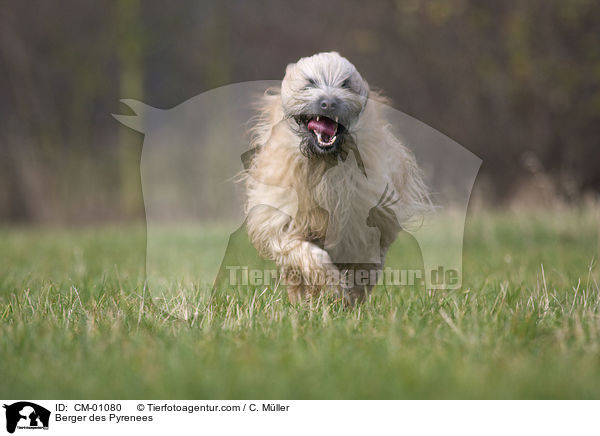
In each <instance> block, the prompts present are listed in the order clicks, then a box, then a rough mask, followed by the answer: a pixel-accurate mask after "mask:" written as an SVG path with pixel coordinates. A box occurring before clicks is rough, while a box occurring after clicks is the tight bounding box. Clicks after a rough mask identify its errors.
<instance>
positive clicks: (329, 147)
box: [295, 115, 345, 152]
mask: <svg viewBox="0 0 600 436" xmlns="http://www.w3.org/2000/svg"><path fill="white" fill-rule="evenodd" d="M295 119H296V122H297V123H298V124H299V125H303V126H304V127H305V128H306V130H307V131H308V134H309V135H311V136H312V138H313V141H312V142H313V144H314V146H316V147H317V148H318V149H320V150H321V151H322V152H332V151H335V150H337V148H338V147H337V145H339V144H340V143H341V141H342V137H343V135H344V132H345V129H344V126H343V125H342V124H340V123H338V119H335V120H333V119H331V118H328V117H326V116H324V115H301V116H296V117H295Z"/></svg>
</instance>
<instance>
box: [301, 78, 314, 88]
mask: <svg viewBox="0 0 600 436" xmlns="http://www.w3.org/2000/svg"><path fill="white" fill-rule="evenodd" d="M315 86H317V83H316V82H315V81H314V79H307V83H306V86H305V87H304V89H310V88H314V87H315Z"/></svg>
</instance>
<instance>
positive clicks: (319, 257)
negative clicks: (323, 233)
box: [302, 241, 333, 265]
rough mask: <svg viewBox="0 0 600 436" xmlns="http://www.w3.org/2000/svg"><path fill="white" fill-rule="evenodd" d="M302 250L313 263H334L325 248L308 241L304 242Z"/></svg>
mask: <svg viewBox="0 0 600 436" xmlns="http://www.w3.org/2000/svg"><path fill="white" fill-rule="evenodd" d="M302 251H303V252H304V253H305V256H306V258H310V261H311V263H312V264H313V265H333V261H332V260H331V256H329V253H327V252H326V251H325V250H323V249H322V248H320V247H317V246H316V245H315V244H312V243H310V242H307V241H303V242H302Z"/></svg>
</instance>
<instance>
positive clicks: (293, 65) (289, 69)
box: [285, 63, 296, 76]
mask: <svg viewBox="0 0 600 436" xmlns="http://www.w3.org/2000/svg"><path fill="white" fill-rule="evenodd" d="M294 68H296V64H295V63H291V64H287V67H285V75H286V76H287V75H288V74H291V72H292V70H293V69H294Z"/></svg>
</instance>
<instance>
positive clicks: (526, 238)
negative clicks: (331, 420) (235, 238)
mask: <svg viewBox="0 0 600 436" xmlns="http://www.w3.org/2000/svg"><path fill="white" fill-rule="evenodd" d="M598 221H599V217H598V213H597V211H591V210H581V211H579V210H577V211H570V212H566V211H563V212H538V213H529V214H521V215H513V214H509V213H495V214H492V213H478V214H474V215H472V216H470V218H469V220H468V222H467V227H466V234H465V251H464V286H463V289H461V290H457V291H436V292H424V291H417V290H410V289H387V291H382V290H379V291H378V292H376V293H374V294H373V296H372V297H371V299H370V300H369V301H367V302H366V303H365V304H363V305H360V306H357V307H355V308H352V309H347V308H343V307H341V306H340V305H339V304H329V303H328V302H318V303H315V304H313V305H312V306H306V305H305V306H292V305H290V304H289V303H288V302H287V300H286V298H285V296H284V295H282V293H281V291H277V292H275V293H274V292H272V291H267V292H264V293H258V292H257V293H250V294H240V293H230V292H227V290H222V291H221V292H217V293H215V294H213V295H211V293H210V292H209V287H207V286H206V285H203V284H200V285H190V286H187V285H181V284H180V287H181V288H180V289H179V288H177V286H178V285H177V284H173V285H172V286H173V288H172V289H171V291H173V296H172V298H170V299H169V300H162V301H153V300H152V298H150V295H149V293H148V292H147V291H145V290H144V264H145V260H144V259H145V258H144V248H145V231H144V229H143V227H135V226H133V227H126V228H118V227H114V228H86V229H76V230H61V229H43V230H40V229H38V230H31V229H27V228H3V229H0V241H2V244H1V246H0V259H1V265H0V374H2V382H1V383H0V397H3V398H31V399H45V398H95V399H98V398H104V399H109V398H122V399H130V398H146V397H153V398H197V399H200V398H221V399H226V398H286V399H300V398H319V399H325V398H328V399H351V398H352V399H355V398H374V399H375V398H415V399H416V398H600V313H599V305H600V290H599V287H598V286H599V285H598V283H599V272H598V271H599V268H598V267H597V265H596V262H597V258H598V245H599V236H598ZM215 231H222V230H215ZM179 236H180V238H181V241H182V244H185V241H186V235H185V230H181V234H180V235H179ZM202 250H203V253H204V254H205V255H206V256H208V257H215V258H216V257H218V256H220V254H219V253H212V252H211V246H210V238H209V239H207V240H206V241H204V246H203V248H202ZM172 256H173V258H172V259H170V261H171V262H172V264H173V265H180V264H185V262H186V258H185V257H186V250H181V252H180V253H179V254H178V252H175V253H174V254H173V255H172ZM177 256H180V258H178V257H177Z"/></svg>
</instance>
